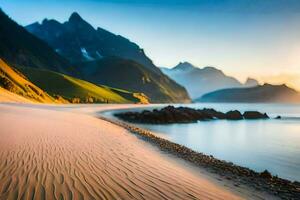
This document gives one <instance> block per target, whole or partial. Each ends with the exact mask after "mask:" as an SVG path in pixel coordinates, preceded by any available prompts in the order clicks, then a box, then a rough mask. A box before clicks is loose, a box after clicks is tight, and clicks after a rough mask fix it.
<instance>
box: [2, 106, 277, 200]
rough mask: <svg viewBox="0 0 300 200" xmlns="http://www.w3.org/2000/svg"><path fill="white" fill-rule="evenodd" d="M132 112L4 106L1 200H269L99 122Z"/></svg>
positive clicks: (129, 134)
mask: <svg viewBox="0 0 300 200" xmlns="http://www.w3.org/2000/svg"><path fill="white" fill-rule="evenodd" d="M125 106H126V107H134V106H136V105H103V106H101V105H100V106H99V105H98V106H97V105H95V106H90V105H75V106H74V105H72V106H53V105H41V104H39V105H37V104H0V109H1V115H0V119H1V120H0V126H1V131H0V136H1V140H0V161H1V162H0V163H1V164H0V177H1V181H0V199H18V198H24V199H149V200H150V199H153V200H154V199H155V200H156V199H216V200H224V199H236V200H237V199H257V200H259V199H269V198H267V197H269V195H267V194H265V193H259V194H257V193H254V192H252V190H248V189H244V188H235V187H233V186H231V185H229V184H228V182H227V181H226V180H224V182H217V181H215V180H214V176H209V175H208V174H209V173H207V171H205V170H203V172H201V171H200V170H197V171H195V168H194V167H191V165H189V164H188V163H186V162H181V161H180V160H179V159H177V158H176V157H174V156H171V155H170V154H165V153H162V152H161V151H160V150H159V149H157V148H156V147H154V146H153V145H151V144H150V143H148V142H146V141H143V140H141V139H139V138H137V137H136V136H135V135H133V134H131V133H130V132H129V131H127V130H126V129H124V128H123V127H120V126H117V125H114V124H112V123H109V122H107V121H104V120H101V119H98V118H96V117H95V114H96V113H99V111H101V110H106V109H109V108H122V107H123V108H124V107H125ZM24 116H26V117H24ZM11 124H14V125H13V126H11ZM184 165H187V166H184ZM276 199H277V198H276Z"/></svg>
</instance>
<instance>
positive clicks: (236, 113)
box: [225, 110, 243, 120]
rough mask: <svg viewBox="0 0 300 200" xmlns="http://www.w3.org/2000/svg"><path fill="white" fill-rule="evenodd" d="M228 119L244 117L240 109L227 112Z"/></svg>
mask: <svg viewBox="0 0 300 200" xmlns="http://www.w3.org/2000/svg"><path fill="white" fill-rule="evenodd" d="M225 116H226V119H230V120H240V119H243V115H242V114H241V113H240V112H239V111H238V110H233V111H229V112H227V113H226V114H225Z"/></svg>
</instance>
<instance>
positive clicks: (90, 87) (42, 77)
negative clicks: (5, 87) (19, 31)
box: [18, 67, 147, 103]
mask: <svg viewBox="0 0 300 200" xmlns="http://www.w3.org/2000/svg"><path fill="white" fill-rule="evenodd" d="M18 69H19V70H20V71H21V72H22V73H23V74H24V75H25V76H27V77H28V79H29V80H30V81H32V82H33V83H34V84H36V85H38V86H39V87H40V88H42V89H43V90H44V91H46V92H47V93H48V94H50V95H51V96H54V97H57V96H61V97H63V98H64V99H67V100H69V101H70V102H73V103H147V98H146V97H145V96H143V95H142V94H139V93H131V92H128V91H125V90H119V89H115V88H110V87H106V86H103V85H95V84H92V83H89V82H87V81H83V80H80V79H77V78H73V77H70V76H67V75H64V74H60V73H57V72H52V71H48V70H42V69H35V68H28V67H18Z"/></svg>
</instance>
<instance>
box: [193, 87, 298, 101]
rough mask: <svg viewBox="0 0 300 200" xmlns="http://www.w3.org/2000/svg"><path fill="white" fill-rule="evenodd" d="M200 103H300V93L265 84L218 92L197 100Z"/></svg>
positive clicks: (287, 88) (288, 88)
mask: <svg viewBox="0 0 300 200" xmlns="http://www.w3.org/2000/svg"><path fill="white" fill-rule="evenodd" d="M196 101H198V102H244V103H257V102H262V103H266V102H268V103H270V102H273V103H299V102H300V93H299V92H298V91H296V90H294V89H292V88H290V87H288V86H287V85H285V84H283V85H271V84H264V85H260V86H255V87H250V88H230V89H222V90H217V91H214V92H211V93H208V94H205V95H203V96H202V97H201V98H198V99H196Z"/></svg>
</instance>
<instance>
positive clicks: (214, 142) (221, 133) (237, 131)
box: [108, 103, 300, 181]
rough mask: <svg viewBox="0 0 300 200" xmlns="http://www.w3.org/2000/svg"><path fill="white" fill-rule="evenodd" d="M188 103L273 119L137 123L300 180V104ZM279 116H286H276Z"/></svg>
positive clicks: (207, 151)
mask: <svg viewBox="0 0 300 200" xmlns="http://www.w3.org/2000/svg"><path fill="white" fill-rule="evenodd" d="M175 106H179V105H175ZM184 106H188V107H193V108H214V109H216V110H218V111H222V112H227V111H229V110H235V109H236V110H239V111H241V112H243V111H246V110H255V111H260V112H266V113H267V114H268V115H269V116H270V117H271V118H272V119H267V120H240V121H230V120H212V121H199V122H197V123H189V124H169V125H145V124H136V125H137V126H139V127H141V128H145V129H148V130H151V131H153V132H155V134H157V135H158V136H160V137H163V138H165V139H168V140H170V141H173V142H176V143H178V144H182V145H184V146H187V147H189V148H191V149H193V150H195V151H198V152H202V153H205V154H207V155H213V156H214V157H216V158H218V159H221V160H226V161H230V162H233V163H235V164H237V165H240V166H244V167H249V168H251V169H253V170H255V171H257V172H261V171H263V170H265V169H267V170H268V171H270V172H271V173H272V174H273V175H278V176H279V177H281V178H285V179H289V180H292V181H294V180H296V181H300V105H296V104H293V105H292V104H228V103H222V104H220V103H213V104H207V103H205V104H204V103H203V104H202V103H199V104H188V105H184ZM158 107H159V106H158ZM143 109H145V108H143ZM143 109H140V110H143ZM138 110H139V109H138ZM148 110H151V108H149V109H148ZM111 114H112V113H110V114H109V113H108V115H111ZM277 115H280V116H282V119H274V118H275V117H276V116H277Z"/></svg>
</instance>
